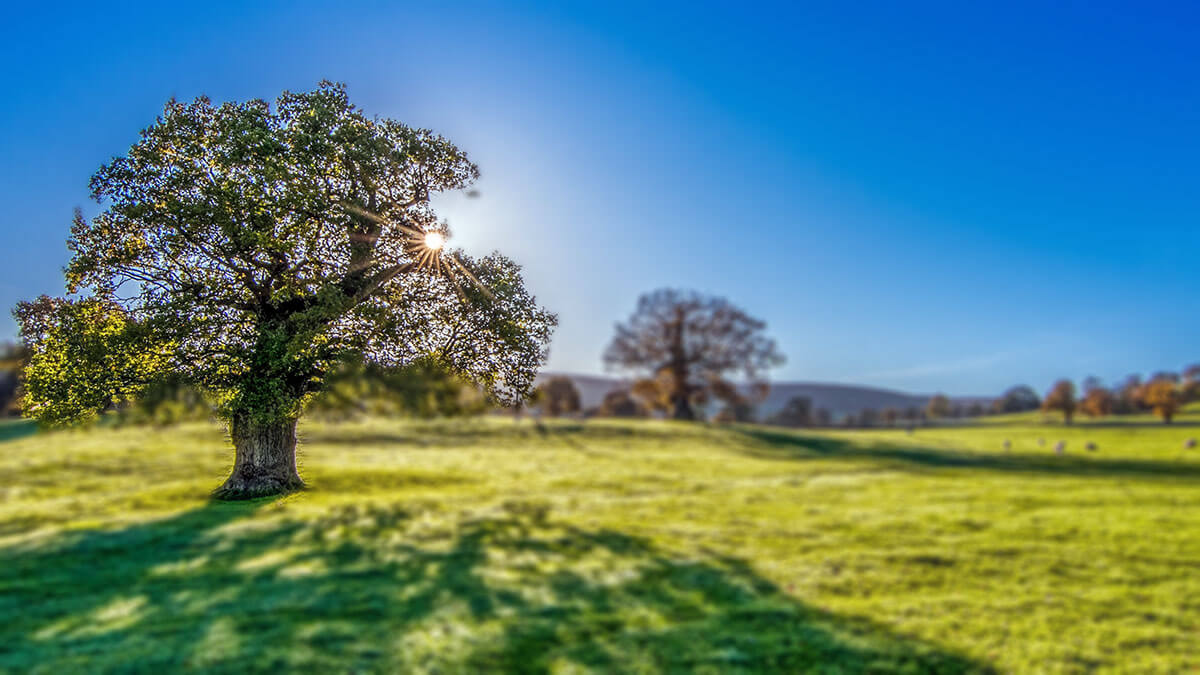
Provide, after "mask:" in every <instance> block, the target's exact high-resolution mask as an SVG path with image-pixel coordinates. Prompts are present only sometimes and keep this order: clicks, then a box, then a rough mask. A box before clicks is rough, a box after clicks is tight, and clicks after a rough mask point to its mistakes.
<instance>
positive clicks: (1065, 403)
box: [1042, 380, 1076, 424]
mask: <svg viewBox="0 0 1200 675" xmlns="http://www.w3.org/2000/svg"><path fill="white" fill-rule="evenodd" d="M1075 407H1076V401H1075V383H1074V382H1071V381H1070V380H1059V381H1058V382H1055V383H1054V387H1053V388H1051V389H1050V393H1048V394H1046V398H1045V400H1043V401H1042V411H1043V412H1050V411H1058V412H1061V413H1062V416H1063V422H1064V423H1066V424H1070V423H1071V419H1072V418H1073V417H1074V416H1075Z"/></svg>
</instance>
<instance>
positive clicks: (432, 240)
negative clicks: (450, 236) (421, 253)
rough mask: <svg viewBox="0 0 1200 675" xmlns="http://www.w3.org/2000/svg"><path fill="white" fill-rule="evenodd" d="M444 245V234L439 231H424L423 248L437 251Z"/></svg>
mask: <svg viewBox="0 0 1200 675" xmlns="http://www.w3.org/2000/svg"><path fill="white" fill-rule="evenodd" d="M445 245H446V235H444V234H442V233H441V232H426V233H425V248H427V249H430V250H432V251H437V250H439V249H441V248H442V247H443V246H445Z"/></svg>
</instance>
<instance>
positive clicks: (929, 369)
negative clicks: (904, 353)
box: [857, 351, 1014, 380]
mask: <svg viewBox="0 0 1200 675" xmlns="http://www.w3.org/2000/svg"><path fill="white" fill-rule="evenodd" d="M1013 356H1014V354H1013V352H1008V351H1004V352H997V353H995V354H989V355H986V356H976V357H973V358H969V359H959V360H957V361H941V362H938V363H926V364H921V365H915V366H907V367H904V368H895V369H891V370H877V371H875V372H872V373H863V374H861V375H858V376H857V378H858V379H864V380H865V379H906V378H914V377H928V376H930V375H945V374H948V373H960V372H963V371H974V370H983V369H985V368H990V367H992V366H995V365H997V364H999V363H1003V362H1005V361H1007V360H1009V359H1011V358H1012V357H1013Z"/></svg>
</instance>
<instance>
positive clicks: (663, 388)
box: [629, 373, 671, 414]
mask: <svg viewBox="0 0 1200 675" xmlns="http://www.w3.org/2000/svg"><path fill="white" fill-rule="evenodd" d="M669 380H670V376H669V375H668V374H667V373H659V374H658V375H657V376H655V377H643V378H641V379H639V380H635V381H634V383H633V386H631V387H630V389H629V393H630V394H631V395H632V396H633V397H634V398H635V399H637V401H638V403H640V404H641V405H642V407H644V408H645V409H646V410H649V411H651V412H654V413H659V414H665V413H667V412H670V410H671V385H670V382H669Z"/></svg>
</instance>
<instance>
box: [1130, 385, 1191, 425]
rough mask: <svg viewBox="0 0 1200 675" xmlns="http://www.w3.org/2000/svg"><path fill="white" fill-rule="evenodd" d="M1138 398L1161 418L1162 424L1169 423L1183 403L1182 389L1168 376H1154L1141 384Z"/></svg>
mask: <svg viewBox="0 0 1200 675" xmlns="http://www.w3.org/2000/svg"><path fill="white" fill-rule="evenodd" d="M1139 398H1140V399H1141V401H1142V403H1143V405H1145V406H1146V407H1148V408H1150V409H1151V410H1153V411H1154V414H1155V415H1158V416H1159V417H1161V418H1162V421H1163V423H1164V424H1170V423H1171V420H1172V419H1174V417H1175V413H1177V412H1178V411H1179V407H1180V406H1181V405H1182V404H1183V392H1182V389H1181V388H1180V386H1179V384H1178V383H1176V382H1175V381H1174V380H1173V379H1172V378H1169V377H1161V376H1160V377H1156V378H1154V379H1152V380H1150V381H1149V382H1147V383H1146V384H1144V385H1142V390H1141V393H1140V395H1139Z"/></svg>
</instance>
